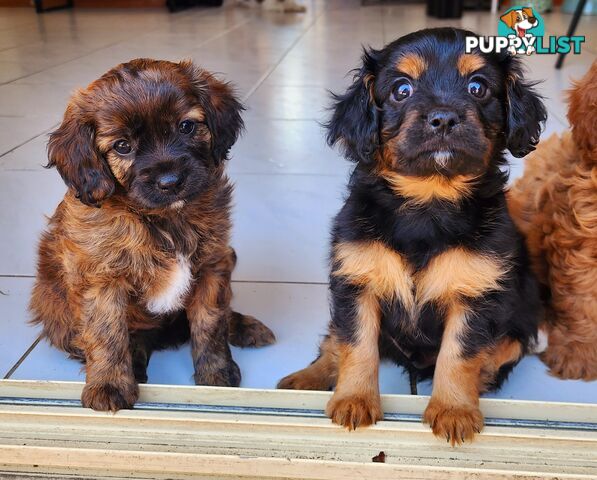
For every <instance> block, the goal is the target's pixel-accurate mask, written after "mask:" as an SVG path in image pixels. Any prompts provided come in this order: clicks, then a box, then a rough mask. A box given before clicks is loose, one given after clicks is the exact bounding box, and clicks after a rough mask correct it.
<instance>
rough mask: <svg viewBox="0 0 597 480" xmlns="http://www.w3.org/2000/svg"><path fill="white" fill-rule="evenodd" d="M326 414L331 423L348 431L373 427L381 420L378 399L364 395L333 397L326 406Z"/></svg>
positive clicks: (381, 415)
mask: <svg viewBox="0 0 597 480" xmlns="http://www.w3.org/2000/svg"><path fill="white" fill-rule="evenodd" d="M326 414H327V415H328V417H330V418H331V419H332V422H334V423H336V424H338V425H341V426H343V427H346V428H348V429H349V430H355V429H356V428H357V427H367V426H369V425H373V424H374V423H377V421H378V420H381V419H382V418H383V412H382V410H381V403H380V399H379V397H376V396H372V397H367V396H364V395H353V396H347V397H337V395H334V396H333V397H332V398H331V400H330V401H329V403H328V405H327V408H326Z"/></svg>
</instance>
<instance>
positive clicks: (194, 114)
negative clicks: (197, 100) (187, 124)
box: [185, 107, 205, 122]
mask: <svg viewBox="0 0 597 480" xmlns="http://www.w3.org/2000/svg"><path fill="white" fill-rule="evenodd" d="M185 118H188V119H190V120H196V121H197V122H203V121H204V120H205V112H204V111H203V110H202V109H201V108H199V107H194V108H192V109H191V110H189V111H188V112H187V115H186V117H185Z"/></svg>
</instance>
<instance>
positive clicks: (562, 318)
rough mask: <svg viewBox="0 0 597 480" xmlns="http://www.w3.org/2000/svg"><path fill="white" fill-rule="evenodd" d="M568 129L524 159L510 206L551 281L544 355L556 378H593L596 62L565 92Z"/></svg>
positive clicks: (596, 354) (596, 361)
mask: <svg viewBox="0 0 597 480" xmlns="http://www.w3.org/2000/svg"><path fill="white" fill-rule="evenodd" d="M568 119H569V120H570V124H571V125H572V133H571V134H570V133H565V134H563V135H562V136H557V135H553V136H552V137H550V138H549V139H548V140H546V141H545V142H542V143H541V144H540V145H539V147H538V148H537V150H536V151H535V152H533V154H532V155H530V156H529V157H528V158H527V161H526V166H525V172H524V176H523V177H522V178H520V179H519V180H518V181H517V182H516V183H515V184H514V186H513V187H512V190H511V191H510V196H509V207H510V211H511V214H512V217H513V218H514V221H515V222H516V224H517V225H518V227H519V228H520V229H521V230H522V231H523V232H524V233H525V235H526V239H527V245H528V248H529V251H530V253H531V256H532V259H533V266H534V270H535V272H536V273H537V275H538V277H539V279H540V281H541V282H542V283H543V284H544V285H545V286H546V287H548V288H549V290H550V292H551V298H550V300H549V301H548V303H547V318H546V325H545V327H546V329H547V330H548V332H549V346H548V348H547V350H546V352H545V353H544V354H543V360H544V361H545V363H546V364H547V365H548V366H549V367H550V368H551V372H552V373H553V374H554V375H556V376H559V377H561V378H576V379H584V380H595V379H597V269H596V268H595V266H596V264H597V128H596V126H597V62H594V63H593V65H592V66H591V69H590V71H589V72H588V73H587V75H585V77H584V78H583V79H582V80H580V81H579V82H577V83H576V85H575V87H574V89H573V90H572V91H571V92H570V106H569V110H568Z"/></svg>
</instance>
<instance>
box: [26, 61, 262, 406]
mask: <svg viewBox="0 0 597 480" xmlns="http://www.w3.org/2000/svg"><path fill="white" fill-rule="evenodd" d="M241 111H242V106H241V104H240V103H239V102H238V101H237V99H236V98H235V96H234V95H233V92H232V90H231V88H230V87H229V86H228V84H225V83H222V82H221V81H219V80H217V79H216V78H215V77H213V76H212V75H211V74H210V73H208V72H206V71H204V70H201V69H199V68H197V67H195V66H194V65H193V64H192V63H191V62H181V63H172V62H167V61H156V60H148V59H137V60H133V61H131V62H128V63H125V64H122V65H119V66H117V67H115V68H114V69H112V70H110V71H109V72H107V73H106V74H105V75H103V76H102V77H101V78H99V79H98V80H96V81H95V82H93V83H91V84H90V85H89V86H88V87H87V88H85V89H83V90H80V91H78V92H76V93H75V94H74V95H73V97H72V98H71V101H70V104H69V106H68V108H67V110H66V113H65V115H64V119H63V121H62V125H61V126H60V127H59V128H58V130H56V131H55V132H53V133H52V134H51V136H50V141H49V145H48V155H49V163H48V166H50V167H53V166H55V167H56V168H57V169H58V171H59V172H60V174H61V176H62V178H63V179H64V181H65V182H66V184H67V185H68V187H69V189H68V192H67V193H66V195H65V196H64V199H63V201H62V202H61V203H60V205H59V206H58V208H57V210H56V212H55V213H54V215H53V216H52V218H51V219H50V223H49V228H48V230H47V231H46V232H45V233H44V234H43V236H42V239H41V244H40V247H39V262H38V273H37V281H36V283H35V286H34V289H33V295H32V299H31V304H30V309H31V311H32V313H33V316H34V317H33V322H34V323H39V324H42V326H43V333H44V335H45V336H46V337H47V338H48V339H49V341H50V342H51V343H52V344H53V345H54V346H56V347H58V348H61V349H63V350H65V351H66V352H68V353H69V354H70V355H71V356H72V357H75V358H78V359H80V360H82V361H84V362H85V368H86V374H87V382H86V385H85V388H84V390H83V395H82V402H83V405H84V406H87V407H91V408H94V409H96V410H118V409H120V408H130V407H132V406H133V404H134V403H135V401H136V400H137V396H138V387H137V382H143V381H146V379H147V377H146V374H145V368H146V366H147V362H148V360H149V355H150V354H151V351H152V350H153V349H156V348H165V347H168V346H172V345H176V344H178V343H181V342H183V341H185V340H186V339H188V338H189V337H190V340H191V346H192V352H193V361H194V366H195V382H196V383H197V384H200V385H224V386H238V385H239V383H240V371H239V368H238V366H237V365H236V363H235V362H234V361H233V360H232V356H231V353H230V347H229V345H228V342H229V341H230V342H231V343H232V344H233V345H239V346H248V345H252V346H259V345H266V344H269V343H272V342H273V341H274V336H273V334H272V333H271V332H270V330H269V329H268V328H267V327H265V326H264V325H263V324H261V323H260V322H259V321H257V320H255V319H254V318H252V317H247V316H243V315H241V314H238V313H236V312H232V311H231V309H230V299H231V289H230V275H231V272H232V269H233V268H234V264H235V261H236V257H235V254H234V251H233V250H232V248H231V247H230V246H229V237H230V202H231V195H232V186H231V185H230V183H229V181H228V178H227V177H226V175H225V173H224V165H225V161H226V160H227V157H228V151H229V149H230V147H231V146H232V144H233V143H234V142H235V141H236V139H237V137H238V135H239V133H240V131H241V129H242V127H243V122H242V119H241V117H240V113H241Z"/></svg>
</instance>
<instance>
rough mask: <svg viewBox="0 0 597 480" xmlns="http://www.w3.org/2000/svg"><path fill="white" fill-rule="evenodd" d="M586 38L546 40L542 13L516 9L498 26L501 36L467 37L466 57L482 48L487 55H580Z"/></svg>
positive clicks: (513, 8)
mask: <svg viewBox="0 0 597 480" xmlns="http://www.w3.org/2000/svg"><path fill="white" fill-rule="evenodd" d="M584 41H585V37H584V36H579V35H576V36H573V37H567V36H561V37H557V36H554V35H551V36H549V37H546V36H545V26H544V24H543V19H542V18H541V15H539V13H537V12H535V11H534V10H533V9H532V8H531V7H512V8H510V9H508V10H507V11H506V13H504V14H503V15H502V16H501V17H500V20H499V22H498V34H497V36H490V37H466V47H465V51H466V53H471V52H472V51H473V50H474V49H476V48H478V49H479V50H481V51H482V52H483V53H489V52H498V53H499V52H502V51H504V50H507V51H508V52H509V53H510V54H511V55H516V54H526V55H531V54H532V53H537V54H554V53H570V52H572V53H574V54H579V53H580V46H581V44H583V43H584Z"/></svg>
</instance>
